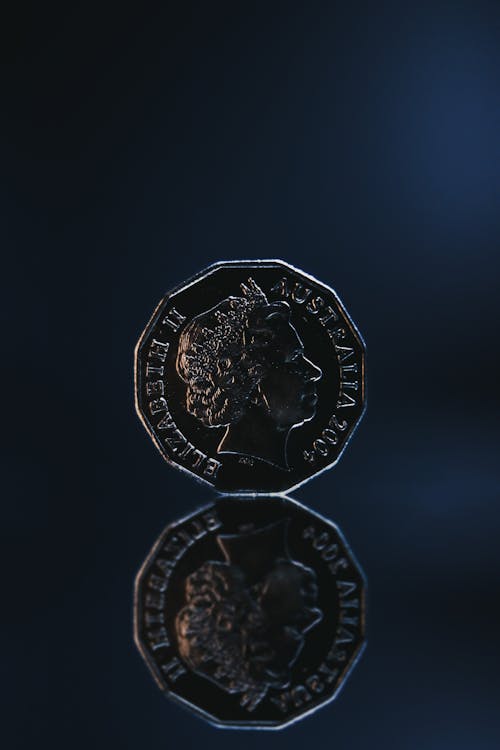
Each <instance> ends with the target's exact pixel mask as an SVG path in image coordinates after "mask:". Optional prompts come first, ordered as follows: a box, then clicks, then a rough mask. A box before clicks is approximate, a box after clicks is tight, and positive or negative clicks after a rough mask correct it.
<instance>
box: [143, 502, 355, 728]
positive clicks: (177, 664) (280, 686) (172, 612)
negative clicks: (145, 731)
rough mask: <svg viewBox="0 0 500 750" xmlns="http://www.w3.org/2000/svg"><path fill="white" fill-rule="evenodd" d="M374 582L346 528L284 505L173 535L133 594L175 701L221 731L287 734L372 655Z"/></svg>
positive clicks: (176, 526)
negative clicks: (368, 651)
mask: <svg viewBox="0 0 500 750" xmlns="http://www.w3.org/2000/svg"><path fill="white" fill-rule="evenodd" d="M365 595H366V580H365V577H364V574H363V572H362V570H361V568H360V566H359V563H358V562H357V560H356V558H355V557H354V555H353V554H352V551H351V550H350V548H349V546H348V544H347V542H346V541H345V539H344V537H343V535H342V533H341V532H340V530H339V529H338V527H337V526H336V525H335V524H334V523H332V522H331V521H329V520H328V519H326V518H324V517H323V516H321V515H319V514H317V513H314V512H313V511H310V510H309V509H307V508H305V507H304V506H302V505H301V504H300V503H298V502H297V501H295V500H291V499H290V498H285V497H270V498H266V499H264V498H257V499H255V500H253V501H251V502H249V501H248V500H245V499H240V498H234V497H233V498H221V499H219V500H218V501H216V502H215V503H214V504H212V505H209V506H206V507H204V508H201V509H199V510H198V511H196V512H194V513H191V514H189V515H187V516H186V517H184V518H183V519H182V520H180V521H177V522H175V523H173V524H170V525H169V526H168V527H167V528H166V529H165V530H164V531H163V532H162V533H161V535H160V537H159V539H158V540H157V542H156V543H155V545H154V546H153V548H152V550H151V552H150V553H149V554H148V556H147V558H146V560H145V562H144V564H143V565H142V567H141V569H140V571H139V573H138V575H137V578H136V582H135V590H134V637H135V641H136V644H137V646H138V648H139V651H140V653H141V655H142V657H143V659H144V660H145V662H146V664H147V666H148V667H149V669H150V671H151V673H152V674H153V676H154V679H155V681H156V682H157V684H158V685H159V687H160V688H161V690H162V691H164V693H165V695H166V696H167V697H169V698H173V699H174V700H175V701H176V702H178V703H180V704H181V705H182V706H183V707H185V708H188V709H190V710H191V711H192V712H194V713H195V714H196V715H198V716H199V717H200V718H203V719H205V720H206V721H208V722H209V723H211V724H212V725H214V726H217V727H221V728H234V729H238V728H239V729H282V728H284V727H286V726H290V725H291V724H293V723H295V722H296V721H298V720H299V719H302V718H304V717H305V716H307V715H309V714H311V713H313V712H315V711H317V710H318V709H319V708H321V707H323V706H324V705H326V704H328V703H330V702H331V701H332V700H334V698H335V697H336V696H337V694H338V692H339V690H340V689H341V688H342V687H343V685H344V684H345V682H346V680H347V677H348V675H349V674H350V672H351V670H352V669H353V667H354V665H355V664H356V662H357V661H358V659H359V657H360V655H361V653H362V651H363V649H364V646H365Z"/></svg>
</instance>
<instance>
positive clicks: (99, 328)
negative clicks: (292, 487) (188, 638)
mask: <svg viewBox="0 0 500 750" xmlns="http://www.w3.org/2000/svg"><path fill="white" fill-rule="evenodd" d="M9 29H10V30H8V31H7V33H6V46H4V48H3V49H4V55H5V57H6V59H7V65H6V66H5V67H4V69H3V70H4V73H5V76H4V86H3V92H4V97H9V99H8V101H10V97H12V106H11V105H10V104H9V105H8V106H7V107H6V109H5V113H4V121H3V123H2V133H3V135H2V154H3V160H4V179H5V182H4V185H5V190H4V191H3V193H4V209H5V215H6V224H5V226H6V228H7V232H8V233H9V234H8V240H9V242H10V243H11V244H12V247H13V248H14V250H13V252H17V258H18V260H19V262H20V264H21V265H20V270H19V271H18V273H19V278H20V280H21V282H22V287H23V294H24V295H25V298H26V299H31V300H32V301H34V303H35V309H36V310H38V311H39V312H38V314H33V312H22V311H21V312H20V313H19V316H20V317H19V322H20V323H21V326H22V329H23V331H24V332H26V331H29V333H30V335H33V341H32V342H31V343H30V344H29V346H17V347H16V352H17V353H16V358H15V359H16V362H15V365H14V366H12V368H13V371H12V373H11V371H10V369H8V372H7V375H8V376H11V377H14V376H15V377H16V382H17V383H18V384H19V383H20V384H21V386H22V385H23V384H24V385H25V386H26V388H28V381H29V379H30V377H33V376H34V377H35V378H36V380H37V383H38V386H39V388H40V389H41V391H42V392H45V391H48V392H50V393H51V394H52V395H51V417H50V419H47V420H45V421H44V422H43V423H37V420H35V424H33V423H32V422H30V425H31V427H32V428H33V430H34V431H35V433H36V435H35V439H36V442H37V444H38V445H39V446H40V448H43V447H46V448H48V450H49V451H50V453H51V455H52V458H53V459H55V461H56V463H57V479H56V486H57V487H58V489H59V490H62V491H60V492H56V488H54V490H53V492H52V495H51V501H52V503H53V507H54V512H53V514H52V517H51V521H50V523H48V522H47V521H46V520H45V514H44V510H43V504H41V503H40V476H41V468H40V458H39V452H38V451H32V452H30V453H29V454H27V453H26V452H25V451H23V450H22V449H21V448H20V447H19V446H18V447H17V448H16V447H14V446H15V444H16V441H12V443H11V447H10V448H9V449H8V454H7V459H8V460H7V462H6V464H7V468H6V471H5V486H6V488H7V492H8V493H9V497H13V498H15V499H16V502H14V503H12V506H9V508H10V509H9V510H6V511H5V512H6V517H7V523H6V525H5V529H6V530H5V540H6V541H5V545H4V550H5V554H6V555H7V558H8V560H12V559H15V558H16V554H17V553H18V549H19V544H20V542H21V541H24V542H27V543H28V546H29V549H30V552H31V553H32V555H34V557H35V559H38V557H39V556H42V555H44V554H45V552H46V550H47V547H48V546H51V547H52V544H53V543H52V542H51V543H50V544H49V543H48V534H49V532H52V533H53V532H55V537H56V543H57V559H58V560H59V561H60V563H61V564H60V568H59V570H58V571H56V573H55V574H54V575H53V576H51V577H50V579H49V580H48V579H46V578H43V577H40V578H39V577H38V576H37V575H36V568H35V569H34V568H33V564H32V563H28V562H26V561H25V562H22V561H21V562H20V563H18V565H19V566H20V568H21V573H22V575H23V577H24V580H25V581H26V582H28V581H29V582H30V592H31V593H30V596H29V597H27V596H26V595H25V590H24V587H23V586H20V587H17V586H14V587H12V588H13V591H11V592H9V597H10V599H9V600H8V601H10V606H8V608H7V609H8V615H7V616H6V618H7V620H8V622H7V623H6V625H7V628H8V634H7V641H6V643H7V645H9V644H10V643H11V642H12V639H14V638H18V637H19V638H20V642H21V643H22V652H23V654H24V655H26V656H27V657H28V661H29V670H28V671H25V670H20V669H19V668H18V667H17V658H18V653H19V652H18V649H15V648H12V650H10V649H8V651H9V654H8V655H7V657H6V658H7V668H11V670H10V674H11V675H12V676H11V677H10V678H9V679H10V687H9V689H8V691H7V692H8V699H9V701H10V709H9V712H8V713H9V715H10V719H11V724H12V731H13V734H12V741H11V740H9V743H8V747H9V748H10V747H15V748H17V747H19V748H27V747H34V744H33V742H34V741H35V738H37V737H38V736H39V734H40V731H41V729H42V726H45V728H46V729H48V732H49V743H48V744H47V747H56V746H58V747H59V746H61V747H66V748H68V747H71V748H72V750H79V749H80V748H86V749H87V748H89V747H91V748H99V749H100V748H119V749H120V750H129V749H130V750H132V749H135V748H141V750H149V748H151V749H152V748H156V749H158V748H168V747H183V748H187V747H198V746H207V745H208V744H217V746H218V747H219V748H220V749H221V750H226V748H227V749H228V750H229V748H233V747H234V746H235V743H237V746H238V748H241V749H242V750H243V749H245V750H246V749H247V748H249V749H250V748H257V747H259V748H263V749H264V750H265V748H271V747H273V748H287V749H288V748H299V747H303V746H304V745H305V743H308V742H309V743H314V744H315V746H317V747H335V748H337V749H338V750H353V749H354V748H367V747H373V748H382V749H384V750H385V749H387V750H421V749H422V748H426V750H448V748H449V749H450V750H462V748H463V749H467V750H469V749H471V750H490V749H491V750H493V748H498V747H499V746H500V678H499V668H500V658H499V655H500V649H499V646H498V641H499V637H500V636H499V622H498V620H499V617H498V615H499V612H500V604H499V596H500V545H499V535H500V469H499V462H500V451H499V440H498V416H499V392H500V388H499V378H498V372H499V341H498V323H499V314H498V313H499V304H498V294H499V283H498V277H499V271H500V256H499V244H500V177H499V175H500V136H499V134H500V106H499V101H500V97H499V87H500V5H499V4H498V2H481V1H479V2H468V3H463V2H449V3H446V2H440V1H439V0H436V1H435V2H423V3H407V2H399V3H398V2H394V3H390V2H378V3H351V4H345V3H335V2H330V3H329V2H322V3H317V2H308V3H302V4H300V5H297V4H294V3H285V2H270V3H264V4H260V3H257V4H256V3H251V4H250V3H248V4H247V3H237V2H236V3H235V2H233V3H227V4H221V3H207V2H204V3H193V2H183V3H178V4H168V3H155V4H143V5H141V6H139V5H137V6H136V8H135V9H128V8H125V7H120V6H117V7H116V9H115V10H114V11H112V10H110V9H109V8H108V9H105V8H103V7H100V6H98V7H96V8H94V9H92V8H91V7H90V6H89V5H88V4H87V3H79V2H77V3H68V4H67V7H66V8H64V9H62V8H61V9H59V11H58V12H57V13H56V12H52V13H51V12H50V11H48V10H47V9H46V8H45V7H43V8H42V7H39V9H38V11H36V14H35V15H32V16H28V15H27V11H25V9H20V8H17V10H16V15H15V16H14V15H13V16H12V26H11V27H9ZM4 32H5V30H4ZM6 101H7V100H6ZM14 227H16V229H15V230H14ZM53 254H55V255H56V258H57V260H56V264H55V267H54V268H53V270H51V272H50V279H49V282H48V289H47V282H44V283H43V284H42V283H41V280H40V272H41V271H42V269H43V268H45V267H46V266H47V264H48V263H49V258H50V257H51V256H52V255H53ZM258 257H282V258H284V259H286V260H287V261H289V262H291V263H292V264H295V265H297V266H299V267H301V268H303V269H304V270H306V271H308V272H309V273H312V274H314V275H315V276H317V277H318V278H319V279H321V280H323V281H325V282H326V283H328V284H330V285H332V286H333V287H334V288H335V289H336V290H337V291H338V293H339V294H340V296H341V298H342V299H343V300H344V302H345V303H346V305H347V307H348V310H349V311H350V313H351V314H352V316H353V318H354V320H355V322H356V323H357V325H358V326H359V328H360V330H361V331H362V333H363V335H364V336H365V338H366V342H367V346H368V352H369V359H368V382H369V407H368V412H367V414H366V416H365V419H364V421H363V422H362V424H361V426H360V428H359V430H358V432H357V434H356V435H355V436H354V439H353V441H352V443H351V445H350V446H349V449H348V450H347V451H346V454H345V455H344V457H343V459H342V460H341V462H340V464H339V465H338V466H337V467H336V468H335V469H334V470H332V471H330V472H328V473H325V474H323V475H322V476H321V477H319V478H318V479H316V480H315V481H312V482H311V483H309V484H308V485H307V486H305V487H303V488H301V489H300V490H299V491H298V492H297V493H295V497H296V498H297V499H298V500H300V501H301V502H303V503H305V504H308V505H310V506H311V507H312V508H313V509H314V510H316V511H319V512H322V513H324V514H326V515H327V516H329V517H330V518H331V519H332V520H334V521H335V522H336V523H337V524H338V525H339V526H340V528H341V529H342V531H343V532H344V534H345V535H346V536H347V539H348V540H349V542H350V543H351V545H352V548H353V550H354V552H355V554H356V555H357V557H358V559H359V561H360V562H361V564H362V566H363V567H364V570H365V571H366V574H367V577H368V580H369V584H370V595H369V611H368V636H369V644H368V648H367V650H366V652H365V654H364V656H363V658H362V660H361V662H360V663H359V664H358V666H357V668H356V669H355V670H354V672H353V674H352V675H351V678H350V680H349V682H348V684H347V685H346V686H345V689H344V690H343V691H342V692H341V694H340V695H339V697H338V699H337V701H336V702H335V703H334V704H331V705H329V706H328V707H327V708H325V709H323V710H321V711H320V712H318V713H317V714H315V715H314V716H313V717H311V718H308V719H307V720H306V721H304V722H303V723H300V724H298V725H296V726H295V727H293V728H291V729H288V730H285V731H284V732H283V733H265V734H256V733H253V732H250V733H239V734H236V733H235V732H231V731H225V732H223V731H218V730H215V729H212V728H211V727H209V726H208V725H206V724H204V723H202V722H201V721H200V720H198V719H196V718H194V717H193V716H191V715H190V714H188V713H186V712H184V711H183V710H181V709H180V708H178V707H177V706H175V705H173V704H171V703H169V702H167V701H166V700H165V699H164V698H163V697H162V695H161V694H160V692H159V691H158V690H157V688H156V686H155V684H154V683H153V680H152V678H151V677H150V674H149V672H148V671H147V670H146V668H145V666H144V664H143V663H142V661H141V659H140V657H139V655H138V653H137V652H136V649H135V646H134V644H133V642H132V626H131V606H132V584H133V578H134V575H135V572H136V570H137V568H138V567H139V565H140V563H141V562H142V560H143V558H144V557H145V555H146V553H147V551H148V550H149V548H150V546H151V544H152V543H153V541H154V540H155V538H156V536H157V535H158V534H159V532H160V531H161V529H162V528H163V526H164V525H166V524H167V523H168V522H170V521H172V520H173V519H175V518H177V517H179V516H182V515H184V514H186V513H188V512H190V511H192V510H193V509H195V508H196V507H198V506H199V505H203V504H206V503H208V502H210V501H211V499H212V496H211V494H210V492H209V490H208V489H207V488H205V487H200V486H198V485H196V484H195V483H193V482H192V481H191V480H190V479H189V478H187V477H185V476H184V475H182V474H181V473H179V472H176V471H174V470H172V469H170V468H168V467H167V465H166V464H164V462H163V461H162V459H161V457H160V455H159V454H158V453H157V451H156V450H155V448H154V447H153V445H152V444H151V442H150V440H149V438H148V437H147V435H146V433H145V431H144V430H143V428H142V426H141V425H140V423H139V421H138V419H137V418H136V416H135V413H134V408H133V395H132V390H133V389H132V356H133V347H134V344H135V341H136V339H137V337H138V336H139V334H140V332H141V330H142V328H143V326H144V324H145V323H146V321H147V319H148V317H149V315H150V313H151V312H152V310H153V307H154V306H155V305H156V303H157V302H158V301H159V300H160V298H161V297H162V295H163V293H164V292H165V291H167V290H168V289H169V288H170V287H172V286H174V285H175V284H177V283H179V282H180V281H182V280H183V279H185V278H187V277H189V276H190V275H192V274H193V273H195V272H197V271H198V270H199V269H200V268H202V267H204V266H205V265H208V264H209V263H210V262H212V261H215V260H221V259H225V258H228V259H234V258H258ZM47 292H48V294H49V296H50V298H51V301H52V302H53V307H54V316H55V322H54V324H53V327H52V329H51V331H52V335H53V337H54V338H55V339H56V341H55V343H56V352H55V353H54V355H52V357H51V358H50V362H49V363H47V359H46V358H45V356H44V355H46V351H45V338H44V335H43V325H44V324H43V320H44V317H43V314H42V312H41V310H42V300H43V298H44V297H45V296H46V294H47ZM7 301H8V298H7ZM7 367H8V368H9V367H10V365H8V366H7ZM14 370H15V371H14ZM6 408H7V411H8V412H10V411H13V412H14V410H15V402H13V403H12V404H11V403H10V402H9V404H7V405H6ZM14 413H15V412H14ZM23 430H24V427H23V425H20V426H19V437H23V439H24V436H25V433H24V432H23ZM53 584H55V586H56V591H55V592H54V593H53V594H52V593H51V594H49V593H48V592H49V590H51V589H52V587H53ZM4 596H5V593H4ZM33 604H35V613H34V614H33V611H32V609H31V605H33ZM34 633H35V634H36V637H34V636H33V634H34ZM47 637H50V638H51V642H52V647H51V649H50V652H49V665H48V670H49V672H50V689H51V692H50V694H49V692H48V691H49V684H48V683H49V678H48V676H47V664H46V660H45V659H44V658H43V649H41V647H40V646H39V643H40V641H41V639H43V640H45V639H46V638H47ZM27 678H29V680H33V682H34V685H35V687H31V688H28V683H27ZM49 695H50V698H49ZM6 697H7V696H6ZM49 707H50V708H51V709H52V710H53V711H55V714H56V717H55V718H53V719H48V711H49Z"/></svg>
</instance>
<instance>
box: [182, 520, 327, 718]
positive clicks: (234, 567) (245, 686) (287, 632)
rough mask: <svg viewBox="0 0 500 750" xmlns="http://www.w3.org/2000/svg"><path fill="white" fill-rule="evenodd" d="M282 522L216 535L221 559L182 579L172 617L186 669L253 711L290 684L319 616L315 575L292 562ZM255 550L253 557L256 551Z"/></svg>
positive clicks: (207, 562)
mask: <svg viewBox="0 0 500 750" xmlns="http://www.w3.org/2000/svg"><path fill="white" fill-rule="evenodd" d="M286 534H287V524H286V523H282V522H278V523H276V524H272V525H270V526H268V527H266V528H264V529H262V530H260V531H256V532H251V533H249V534H236V535H229V536H221V537H218V538H217V541H218V544H219V546H220V548H221V549H222V550H223V552H224V557H225V561H224V562H220V561H216V560H207V561H206V562H205V563H203V565H201V567H199V568H198V569H197V570H195V571H194V572H192V573H191V574H190V575H189V576H188V577H187V578H186V580H185V583H184V593H185V604H184V606H183V607H182V609H181V610H180V611H179V613H178V614H177V617H176V635H177V644H178V647H179V653H180V655H181V657H182V659H183V660H184V662H185V663H186V664H187V665H188V666H189V668H190V669H192V670H193V671H195V672H196V673H198V674H200V675H202V676H203V677H206V678H207V679H209V680H211V681H212V682H214V683H215V684H216V685H217V686H218V687H220V688H222V689H223V690H225V691H226V692H228V693H240V694H243V696H242V699H241V703H242V705H245V706H246V707H247V709H248V710H249V711H252V710H254V709H255V708H256V707H257V705H258V704H259V703H260V702H261V701H262V699H263V698H264V697H265V695H266V693H267V692H268V690H269V689H270V688H276V689H280V688H284V687H286V686H287V685H289V683H290V679H291V668H292V666H293V665H294V664H295V662H296V660H297V658H298V656H299V655H300V653H301V651H302V648H303V646H304V643H305V634H306V633H307V632H308V631H309V630H310V629H311V628H313V627H314V626H315V625H316V624H317V623H318V622H319V621H320V620H321V619H322V612H321V611H320V610H319V609H318V608H317V607H316V604H317V597H318V588H317V580H316V574H315V573H314V571H313V570H312V569H310V568H307V567H305V566H304V565H301V564H299V563H298V562H296V561H294V560H291V559H290V556H289V554H288V551H287V546H286ZM256 549H257V550H258V554H256Z"/></svg>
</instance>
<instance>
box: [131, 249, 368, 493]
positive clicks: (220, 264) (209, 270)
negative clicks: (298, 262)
mask: <svg viewBox="0 0 500 750" xmlns="http://www.w3.org/2000/svg"><path fill="white" fill-rule="evenodd" d="M230 266H233V267H238V266H241V267H242V268H253V267H255V268H262V267H266V266H269V267H272V266H282V267H284V268H286V269H289V270H291V271H294V272H295V273H298V274H300V275H301V276H303V277H305V278H306V279H309V280H310V281H312V282H313V283H314V284H317V285H318V286H320V287H323V288H324V289H326V290H327V291H328V292H329V293H330V294H332V295H333V297H334V298H335V300H336V302H337V304H338V306H339V308H340V311H341V313H342V314H343V316H344V318H345V319H346V321H347V323H348V324H349V326H350V327H351V329H352V333H353V334H354V336H355V337H356V338H357V339H358V343H359V346H360V348H361V378H360V380H361V398H362V409H361V412H360V413H359V415H358V417H357V419H356V421H355V422H354V424H353V426H352V428H351V431H350V433H349V435H348V437H347V439H346V440H345V442H344V444H343V446H342V448H341V450H340V452H339V453H338V455H337V456H336V458H335V460H334V461H331V462H330V463H328V464H326V465H325V466H323V467H322V468H321V469H317V470H316V471H314V472H313V473H311V474H309V475H308V476H307V477H305V478H304V479H301V480H300V482H296V483H295V484H293V485H290V486H289V487H286V488H285V489H284V490H279V491H275V492H273V491H265V490H224V491H221V490H218V489H217V488H216V486H215V485H214V484H213V483H212V482H210V480H208V479H204V478H203V477H202V476H200V475H199V474H196V473H195V472H193V471H191V470H190V469H188V468H187V467H185V466H182V465H181V464H179V463H177V462H176V461H175V460H174V459H173V458H172V457H171V456H169V455H168V453H167V452H166V451H165V449H164V447H163V445H162V443H161V442H160V440H159V439H158V438H157V436H156V435H155V432H154V430H153V428H152V427H151V426H150V424H149V422H148V420H147V418H146V417H145V416H144V415H143V413H142V410H141V406H140V403H139V392H140V388H141V373H140V360H139V355H140V350H141V347H142V345H143V343H144V340H145V339H146V338H147V336H148V335H149V333H150V330H151V328H152V327H154V326H155V325H156V323H157V320H158V318H159V317H160V312H161V309H162V308H163V307H164V305H165V304H166V303H167V302H168V301H169V300H170V299H171V298H172V297H174V296H175V295H177V294H179V293H180V292H183V291H185V290H186V289H189V287H191V286H193V285H194V284H195V283H196V282H197V281H200V280H201V279H202V278H207V277H208V276H210V275H211V274H213V273H215V272H216V271H218V270H219V269H221V268H227V267H230ZM134 404H135V410H136V412H137V415H138V417H139V419H140V420H141V422H142V424H143V425H144V428H145V429H146V432H147V433H148V434H149V436H150V438H151V440H152V441H153V443H154V445H155V446H156V448H157V450H158V451H159V453H160V454H161V456H162V457H163V459H164V460H165V461H166V462H167V463H168V464H169V465H170V466H172V467H174V468H176V469H179V470H180V471H182V472H184V473H186V474H188V475H189V476H191V477H194V478H195V479H196V480H198V481H199V482H201V483H203V484H206V485H208V486H210V487H212V489H214V490H215V492H217V493H218V494H221V495H239V496H248V497H261V496H264V497H270V496H273V497H274V496H282V495H285V494H286V493H288V492H294V491H295V490H296V489H298V488H299V487H301V486H302V485H303V484H305V483H306V482H309V480H311V479H313V478H314V477H318V476H320V475H321V474H323V472H325V471H328V470H329V469H331V468H332V467H333V466H336V465H337V463H338V462H339V461H340V459H341V457H342V456H343V454H344V451H345V449H346V448H347V446H348V444H349V443H350V442H351V440H352V437H353V435H354V433H355V432H356V430H357V429H358V427H359V424H360V422H361V420H362V419H363V416H364V414H365V412H366V408H367V388H366V344H365V341H364V339H363V337H362V335H361V333H360V332H359V329H358V327H357V326H356V324H355V323H354V321H353V320H352V318H351V316H350V315H349V313H348V312H347V309H346V307H345V305H344V304H343V302H342V300H341V299H340V297H339V296H338V294H337V292H336V291H335V290H334V289H332V288H331V287H330V286H328V284H324V283H323V282H322V281H318V279H316V278H315V277H314V276H312V275H311V274H309V273H306V272H305V271H302V270H301V269H300V268H297V267H296V266H293V265H292V264H291V263H288V262H287V261H285V260H280V259H279V258H274V259H267V260H221V261H217V262H216V263H212V264H211V265H209V266H207V267H206V268H205V269H204V270H203V271H199V272H198V273H197V274H195V275H194V276H191V277H190V278H189V279H188V280H187V281H185V282H182V283H181V284H178V285H177V286H176V287H174V288H173V289H171V290H170V291H169V292H167V293H166V294H165V295H164V297H163V298H162V299H161V300H160V302H159V303H158V304H157V305H156V307H155V309H154V312H153V314H152V315H151V317H150V319H149V321H148V322H147V324H146V326H145V327H144V330H143V331H142V333H141V335H140V337H139V340H138V342H137V344H136V346H135V349H134Z"/></svg>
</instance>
